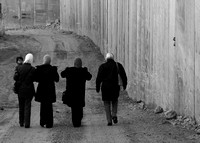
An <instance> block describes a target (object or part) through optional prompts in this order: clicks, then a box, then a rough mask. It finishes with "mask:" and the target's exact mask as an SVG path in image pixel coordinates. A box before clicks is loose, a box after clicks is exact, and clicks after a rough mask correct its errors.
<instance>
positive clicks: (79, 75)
mask: <svg viewBox="0 0 200 143" xmlns="http://www.w3.org/2000/svg"><path fill="white" fill-rule="evenodd" d="M22 60H23V58H22V57H21V58H20V57H18V58H17V61H16V62H17V64H18V65H17V67H16V69H15V74H14V80H15V81H16V82H18V83H20V87H19V90H18V93H17V94H18V100H19V124H20V126H21V127H23V126H25V128H30V118H31V101H32V99H33V97H35V101H37V102H40V103H41V104H40V126H42V127H46V128H52V127H53V107H52V103H54V102H56V90H55V82H58V81H59V74H58V71H57V67H56V66H52V65H51V57H50V56H49V55H45V56H44V57H43V64H42V65H38V66H36V67H33V66H32V63H33V55H32V54H31V53H29V54H27V55H26V56H25V60H24V61H23V62H21V61H22ZM61 76H62V77H63V78H68V80H67V81H68V87H69V86H71V87H70V89H71V90H70V91H69V92H71V91H73V90H75V91H78V92H77V93H76V95H77V97H78V98H77V97H75V100H77V102H80V104H76V103H75V102H74V101H73V100H72V101H71V102H72V104H71V108H72V115H73V116H72V119H73V120H72V121H73V125H74V126H75V127H77V126H80V123H81V120H82V114H83V111H82V108H83V106H84V95H85V92H84V91H85V82H86V80H90V79H91V77H92V75H91V74H90V73H89V72H88V70H87V68H82V61H81V59H80V58H77V59H76V60H75V63H74V67H71V68H69V67H68V68H66V69H65V70H64V71H63V72H62V73H61ZM73 78H76V79H77V80H78V81H80V82H77V83H74V79H73ZM69 81H70V83H69ZM34 82H37V83H38V86H37V89H36V91H35V88H34ZM74 86H76V87H77V88H79V89H78V90H77V88H74ZM83 89H84V90H83ZM83 94H84V95H83ZM79 99H80V100H79ZM80 117H81V118H80Z"/></svg>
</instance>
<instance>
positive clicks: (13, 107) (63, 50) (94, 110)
mask: <svg viewBox="0 0 200 143" xmlns="http://www.w3.org/2000/svg"><path fill="white" fill-rule="evenodd" d="M28 52H31V53H33V55H34V58H35V59H34V64H33V65H34V66H36V65H38V64H41V63H42V57H43V56H44V55H45V54H46V53H48V54H50V55H51V57H52V59H53V60H52V64H53V65H56V66H58V71H59V73H60V72H61V71H62V70H63V69H64V68H65V67H66V66H72V65H73V60H74V59H75V58H76V57H81V58H82V60H83V65H84V66H87V67H88V69H89V71H90V72H91V73H92V75H93V78H92V80H91V81H90V82H88V83H87V88H86V107H85V108H84V119H83V126H82V127H80V128H73V126H72V124H71V111H70V108H68V107H67V106H65V105H63V104H62V102H61V93H62V91H63V90H64V88H65V80H64V79H60V82H59V83H58V84H56V89H57V102H56V103H55V104H54V123H55V124H54V128H52V129H46V128H41V127H40V126H39V103H36V102H34V101H33V104H32V116H31V128H30V129H25V128H21V127H19V124H18V102H17V96H16V95H15V94H14V93H13V92H12V86H13V79H12V76H13V71H14V67H15V57H16V56H18V55H22V56H23V57H24V56H25V54H27V53H28ZM102 62H103V56H102V55H101V54H100V51H99V48H98V47H97V46H96V45H95V44H94V43H93V42H92V41H91V40H90V39H89V38H88V37H86V36H79V35H76V34H74V33H72V32H62V31H58V30H56V31H52V30H50V29H45V28H43V29H39V28H34V29H32V28H27V29H23V30H20V29H18V30H8V31H7V32H6V35H5V36H4V37H1V38H0V69H1V70H0V142H2V143H51V142H52V143H64V142H66V143H70V142H72V143H73V142H80V143H84V142H85V143H88V142H91V143H112V142H113V143H126V142H127V143H129V142H130V143H134V142H135V143H140V142H141V143H198V142H199V143H200V135H199V134H198V133H197V132H196V131H195V129H198V125H196V124H195V123H193V122H192V119H190V118H185V117H181V116H178V118H177V119H173V120H166V118H165V116H164V114H163V113H161V114H155V113H154V112H153V110H149V109H146V108H145V106H144V104H142V103H135V102H133V101H132V100H131V99H130V98H129V97H128V95H127V93H126V92H123V93H121V96H120V100H119V114H118V116H119V123H118V124H116V125H114V126H111V127H108V126H107V122H106V117H105V113H104V108H103V104H102V101H101V95H100V94H97V93H96V92H95V77H96V73H97V69H98V66H99V65H100V64H101V63H102ZM35 86H37V84H35ZM190 124H191V125H190Z"/></svg>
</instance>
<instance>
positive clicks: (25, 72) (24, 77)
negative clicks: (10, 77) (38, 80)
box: [14, 63, 35, 98]
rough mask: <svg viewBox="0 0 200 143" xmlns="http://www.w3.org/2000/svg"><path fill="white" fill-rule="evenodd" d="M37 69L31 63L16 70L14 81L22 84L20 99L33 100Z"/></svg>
mask: <svg viewBox="0 0 200 143" xmlns="http://www.w3.org/2000/svg"><path fill="white" fill-rule="evenodd" d="M34 75H35V68H34V67H33V66H31V64H29V63H25V64H23V65H19V66H17V67H16V69H15V75H14V80H15V81H18V82H20V83H21V84H20V87H19V94H18V95H19V97H27V98H31V97H33V96H34V95H35V89H34V85H33V82H34Z"/></svg>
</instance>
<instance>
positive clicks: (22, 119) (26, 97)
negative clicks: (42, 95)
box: [14, 53, 35, 128]
mask: <svg viewBox="0 0 200 143" xmlns="http://www.w3.org/2000/svg"><path fill="white" fill-rule="evenodd" d="M32 63H33V55H32V54H31V53H29V54H27V55H26V57H25V60H24V62H23V64H22V65H19V66H17V67H16V69H15V75H14V80H15V81H16V82H18V83H20V85H19V91H18V100H19V124H20V126H21V127H23V126H24V125H25V128H29V127H30V117H31V101H32V99H33V96H34V95H35V89H34V85H33V82H34V74H35V68H34V67H33V66H32V65H31V64H32Z"/></svg>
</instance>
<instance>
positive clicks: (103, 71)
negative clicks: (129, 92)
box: [96, 59, 127, 101]
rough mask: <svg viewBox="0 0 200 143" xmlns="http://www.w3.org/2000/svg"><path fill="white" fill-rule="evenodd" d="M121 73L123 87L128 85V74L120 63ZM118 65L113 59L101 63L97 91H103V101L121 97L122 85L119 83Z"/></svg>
mask: <svg viewBox="0 0 200 143" xmlns="http://www.w3.org/2000/svg"><path fill="white" fill-rule="evenodd" d="M117 64H118V68H119V73H120V76H121V78H122V81H123V88H124V89H126V86H127V76H126V73H125V70H124V68H123V66H122V65H121V64H120V63H118V62H117ZM117 73H118V72H117V65H116V62H115V61H114V60H112V59H108V60H107V62H106V63H103V64H102V65H100V67H99V70H98V74H97V78H96V91H97V92H99V91H100V88H101V91H102V100H103V101H113V100H117V99H118V97H119V90H120V87H119V85H118V75H117Z"/></svg>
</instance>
